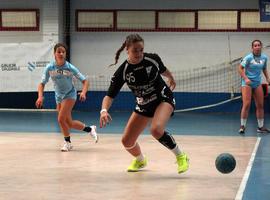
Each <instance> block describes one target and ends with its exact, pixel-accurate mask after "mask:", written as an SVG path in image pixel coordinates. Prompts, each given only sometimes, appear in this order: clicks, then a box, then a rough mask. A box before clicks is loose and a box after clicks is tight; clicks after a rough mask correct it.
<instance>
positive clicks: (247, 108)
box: [242, 102, 251, 111]
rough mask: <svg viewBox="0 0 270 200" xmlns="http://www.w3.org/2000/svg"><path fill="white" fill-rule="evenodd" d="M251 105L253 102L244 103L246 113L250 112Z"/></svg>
mask: <svg viewBox="0 0 270 200" xmlns="http://www.w3.org/2000/svg"><path fill="white" fill-rule="evenodd" d="M250 104H251V102H247V103H244V104H243V107H242V109H243V110H245V111H248V110H249V108H250Z"/></svg>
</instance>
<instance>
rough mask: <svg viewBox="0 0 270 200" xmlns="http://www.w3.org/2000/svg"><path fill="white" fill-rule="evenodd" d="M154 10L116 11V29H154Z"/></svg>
mask: <svg viewBox="0 0 270 200" xmlns="http://www.w3.org/2000/svg"><path fill="white" fill-rule="evenodd" d="M155 27H156V23H155V11H117V28H118V29H155Z"/></svg>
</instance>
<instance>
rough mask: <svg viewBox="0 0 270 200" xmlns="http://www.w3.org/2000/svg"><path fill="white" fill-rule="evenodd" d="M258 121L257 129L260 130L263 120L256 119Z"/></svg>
mask: <svg viewBox="0 0 270 200" xmlns="http://www.w3.org/2000/svg"><path fill="white" fill-rule="evenodd" d="M257 121H258V127H259V128H262V127H263V123H264V119H257Z"/></svg>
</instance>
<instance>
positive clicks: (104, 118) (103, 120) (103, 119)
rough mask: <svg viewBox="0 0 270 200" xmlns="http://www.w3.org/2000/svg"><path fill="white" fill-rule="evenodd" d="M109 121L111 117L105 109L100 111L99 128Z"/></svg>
mask: <svg viewBox="0 0 270 200" xmlns="http://www.w3.org/2000/svg"><path fill="white" fill-rule="evenodd" d="M110 121H112V117H111V115H110V114H109V113H108V112H107V111H103V112H101V113H100V118H99V125H100V128H102V127H105V126H106V124H108V123H109V122H110Z"/></svg>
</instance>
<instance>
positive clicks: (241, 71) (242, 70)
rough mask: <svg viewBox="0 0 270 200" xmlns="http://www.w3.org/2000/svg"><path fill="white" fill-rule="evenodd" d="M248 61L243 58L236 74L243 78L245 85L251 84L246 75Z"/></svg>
mask: <svg viewBox="0 0 270 200" xmlns="http://www.w3.org/2000/svg"><path fill="white" fill-rule="evenodd" d="M248 62H249V61H248V59H247V57H244V58H243V60H242V61H241V63H240V65H239V66H238V73H239V74H240V76H241V77H242V78H243V80H244V81H245V82H246V84H247V85H249V84H251V81H250V80H249V78H248V77H247V75H246V69H245V68H246V66H247V64H248Z"/></svg>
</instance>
